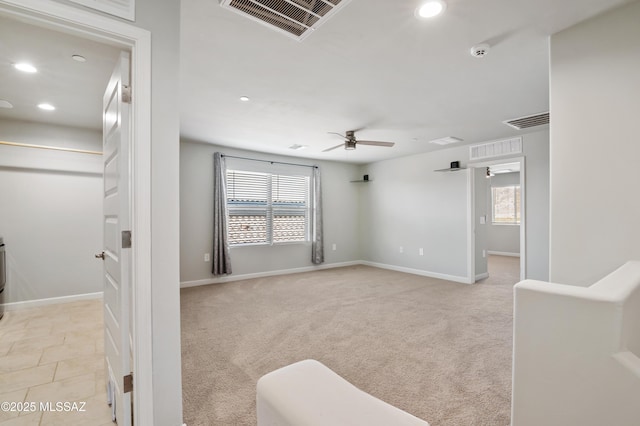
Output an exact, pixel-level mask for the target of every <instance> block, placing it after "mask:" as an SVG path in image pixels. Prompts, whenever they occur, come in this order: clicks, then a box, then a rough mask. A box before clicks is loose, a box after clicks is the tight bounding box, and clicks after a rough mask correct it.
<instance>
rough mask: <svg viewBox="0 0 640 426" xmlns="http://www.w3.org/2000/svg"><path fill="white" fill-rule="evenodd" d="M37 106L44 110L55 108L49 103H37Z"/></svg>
mask: <svg viewBox="0 0 640 426" xmlns="http://www.w3.org/2000/svg"><path fill="white" fill-rule="evenodd" d="M38 108H40V109H43V110H45V111H53V110H55V109H56V107H54V106H53V105H51V104H38Z"/></svg>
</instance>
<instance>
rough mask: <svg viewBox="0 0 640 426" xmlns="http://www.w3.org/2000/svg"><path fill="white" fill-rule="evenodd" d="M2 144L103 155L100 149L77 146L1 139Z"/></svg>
mask: <svg viewBox="0 0 640 426" xmlns="http://www.w3.org/2000/svg"><path fill="white" fill-rule="evenodd" d="M0 145H9V146H18V147H21V148H37V149H50V150H53V151H66V152H77V153H79V154H92V155H102V152H100V151H89V150H86V149H75V148H60V147H57V146H47V145H32V144H29V143H18V142H6V141H0Z"/></svg>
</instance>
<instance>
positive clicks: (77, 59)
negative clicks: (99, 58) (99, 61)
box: [71, 55, 87, 62]
mask: <svg viewBox="0 0 640 426" xmlns="http://www.w3.org/2000/svg"><path fill="white" fill-rule="evenodd" d="M71 59H73V60H74V61H78V62H87V58H85V57H84V56H82V55H73V56H71Z"/></svg>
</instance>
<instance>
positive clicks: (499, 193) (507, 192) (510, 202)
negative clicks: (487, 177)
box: [491, 185, 520, 225]
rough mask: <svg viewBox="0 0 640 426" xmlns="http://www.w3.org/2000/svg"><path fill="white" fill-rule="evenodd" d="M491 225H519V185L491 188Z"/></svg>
mask: <svg viewBox="0 0 640 426" xmlns="http://www.w3.org/2000/svg"><path fill="white" fill-rule="evenodd" d="M491 200H492V201H491V203H492V205H493V223H497V224H510V225H519V224H520V185H511V186H498V187H492V188H491Z"/></svg>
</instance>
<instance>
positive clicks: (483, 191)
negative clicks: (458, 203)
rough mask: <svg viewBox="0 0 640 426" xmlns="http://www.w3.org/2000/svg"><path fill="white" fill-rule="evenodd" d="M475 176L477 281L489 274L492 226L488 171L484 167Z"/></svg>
mask: <svg viewBox="0 0 640 426" xmlns="http://www.w3.org/2000/svg"><path fill="white" fill-rule="evenodd" d="M473 172H474V173H475V175H474V185H473V186H474V191H475V194H474V200H475V203H474V206H475V211H474V217H473V222H474V227H475V228H474V232H475V241H476V251H475V252H476V260H475V266H476V279H477V278H478V276H479V275H482V274H486V273H488V272H489V264H488V261H487V253H486V250H490V248H489V226H490V225H491V204H490V203H489V198H488V197H487V193H488V192H491V187H490V186H489V180H488V179H487V177H486V170H485V169H484V168H482V167H480V168H477V169H473ZM482 217H484V218H485V223H481V218H482Z"/></svg>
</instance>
